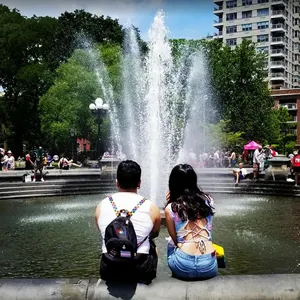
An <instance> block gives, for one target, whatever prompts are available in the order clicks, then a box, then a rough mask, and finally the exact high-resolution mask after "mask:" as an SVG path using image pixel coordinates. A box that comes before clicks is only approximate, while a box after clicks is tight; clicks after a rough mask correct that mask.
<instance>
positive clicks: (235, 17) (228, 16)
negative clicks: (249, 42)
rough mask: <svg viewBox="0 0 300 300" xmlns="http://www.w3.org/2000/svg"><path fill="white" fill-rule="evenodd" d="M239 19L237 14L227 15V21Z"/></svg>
mask: <svg viewBox="0 0 300 300" xmlns="http://www.w3.org/2000/svg"><path fill="white" fill-rule="evenodd" d="M236 19H237V13H232V14H227V15H226V20H227V21H233V20H236Z"/></svg>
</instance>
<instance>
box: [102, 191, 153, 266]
mask: <svg viewBox="0 0 300 300" xmlns="http://www.w3.org/2000/svg"><path fill="white" fill-rule="evenodd" d="M109 201H110V203H111V205H112V207H113V209H114V211H115V213H116V215H117V217H116V218H115V219H114V220H113V221H112V222H110V223H109V224H108V225H107V227H106V229H105V237H104V242H105V246H106V249H107V255H108V256H109V258H110V260H111V259H116V260H120V259H121V260H124V259H125V260H130V259H133V258H134V257H135V256H136V253H137V249H138V248H139V246H141V245H142V244H143V243H144V242H145V241H146V239H147V238H148V236H146V237H145V238H144V239H143V241H142V242H141V243H137V238H136V233H135V230H134V227H133V224H132V222H131V220H130V218H131V217H132V215H133V214H134V213H135V212H136V211H137V210H138V208H139V207H140V206H141V205H142V204H143V203H144V202H145V201H146V199H145V198H143V199H142V200H141V201H140V202H139V203H138V204H137V205H136V206H135V207H134V208H133V209H132V210H131V211H128V210H125V209H121V210H118V209H117V206H116V204H115V202H114V201H113V199H112V197H109ZM122 214H125V215H126V216H124V217H123V216H121V215H122Z"/></svg>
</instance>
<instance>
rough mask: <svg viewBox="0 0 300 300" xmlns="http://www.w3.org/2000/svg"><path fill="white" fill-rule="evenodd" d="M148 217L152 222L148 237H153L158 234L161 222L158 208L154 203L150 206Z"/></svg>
mask: <svg viewBox="0 0 300 300" xmlns="http://www.w3.org/2000/svg"><path fill="white" fill-rule="evenodd" d="M150 218H151V220H152V222H153V228H152V231H151V232H150V235H149V236H150V239H154V238H156V237H158V235H159V231H160V223H161V217H160V209H159V208H158V207H157V206H156V205H155V204H154V203H152V204H151V206H150Z"/></svg>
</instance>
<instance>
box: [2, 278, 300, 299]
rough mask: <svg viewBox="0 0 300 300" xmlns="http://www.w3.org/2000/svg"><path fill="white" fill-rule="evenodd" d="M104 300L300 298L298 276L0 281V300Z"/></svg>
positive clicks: (299, 279) (299, 280)
mask: <svg viewBox="0 0 300 300" xmlns="http://www.w3.org/2000/svg"><path fill="white" fill-rule="evenodd" d="M14 299H18V300H29V299H30V300H35V299H48V300H60V299H70V300H77V299H82V300H86V299H88V300H98V299H101V300H106V299H127V300H129V299H137V300H147V299H164V300H168V299H170V300H171V299H182V300H183V299H185V300H187V299H189V300H193V299H201V300H202V299H203V300H205V299H207V300H213V299H222V300H240V299H249V300H250V299H264V300H273V299H285V300H294V299H295V300H296V299H297V300H299V299H300V274H282V275H274V274H273V275H242V276H241V275H237V276H219V277H216V278H213V279H210V280H206V281H196V282H185V281H180V280H177V279H174V278H167V279H166V280H163V281H157V280H154V282H153V283H152V284H150V285H149V286H147V285H143V284H137V285H129V284H126V285H125V284H123V285H122V284H115V283H106V282H104V281H101V280H97V279H90V280H88V279H83V280H78V279H0V300H14Z"/></svg>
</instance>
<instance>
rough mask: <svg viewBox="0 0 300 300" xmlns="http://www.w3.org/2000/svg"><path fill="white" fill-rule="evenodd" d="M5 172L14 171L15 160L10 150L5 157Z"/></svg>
mask: <svg viewBox="0 0 300 300" xmlns="http://www.w3.org/2000/svg"><path fill="white" fill-rule="evenodd" d="M2 164H3V171H8V170H14V168H15V158H14V157H13V155H12V152H11V151H10V150H8V151H7V155H5V156H4V157H3V162H2Z"/></svg>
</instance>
